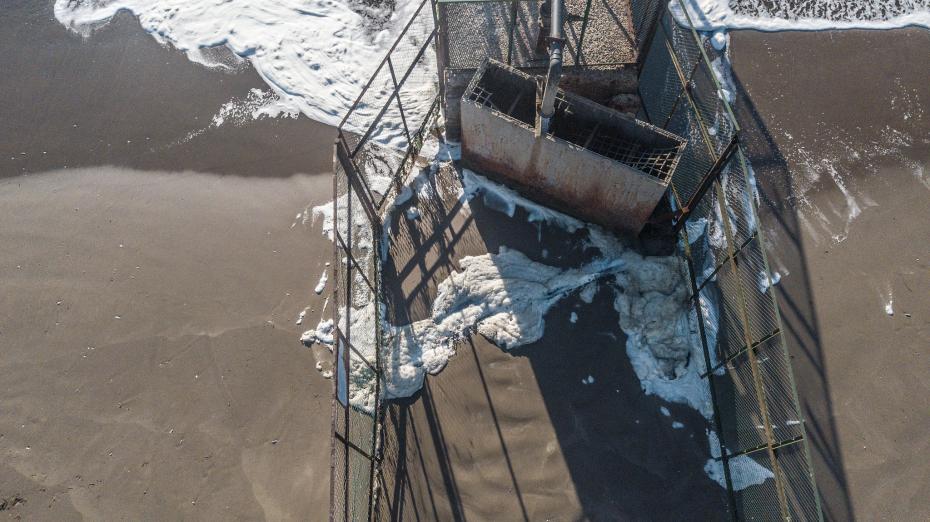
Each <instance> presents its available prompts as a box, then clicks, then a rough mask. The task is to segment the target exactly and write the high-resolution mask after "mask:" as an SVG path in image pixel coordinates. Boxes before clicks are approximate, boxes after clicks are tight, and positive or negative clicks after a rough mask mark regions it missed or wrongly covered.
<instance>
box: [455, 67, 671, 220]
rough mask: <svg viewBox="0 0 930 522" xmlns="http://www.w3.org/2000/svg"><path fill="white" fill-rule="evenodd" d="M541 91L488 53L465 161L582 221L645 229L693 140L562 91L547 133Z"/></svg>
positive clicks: (473, 99)
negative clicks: (539, 110) (542, 119)
mask: <svg viewBox="0 0 930 522" xmlns="http://www.w3.org/2000/svg"><path fill="white" fill-rule="evenodd" d="M538 92H539V90H538V89H537V83H536V79H534V78H533V77H532V76H530V75H528V74H526V73H523V72H521V71H519V70H517V69H514V68H513V67H509V66H507V65H505V64H502V63H499V62H496V61H492V60H489V61H486V62H485V63H484V64H483V65H482V66H481V68H479V69H478V71H477V72H476V73H475V76H474V78H473V79H472V81H471V83H470V84H469V86H468V88H467V89H466V90H465V94H464V95H463V96H462V101H461V118H462V162H463V163H464V165H465V166H466V167H469V168H471V169H473V170H476V171H478V172H481V173H483V174H486V175H488V176H491V177H493V178H497V179H499V180H500V181H503V182H505V183H507V184H509V185H513V186H515V188H517V189H519V190H521V192H524V193H526V194H527V195H528V196H530V197H533V198H535V199H538V200H541V201H543V202H544V203H547V204H550V205H553V206H555V207H558V208H560V209H562V210H565V211H567V212H568V213H570V214H573V215H576V216H578V217H580V218H582V219H584V220H587V221H590V222H594V223H598V224H600V225H603V226H605V227H607V228H610V229H613V230H616V231H619V232H623V233H626V234H630V235H636V234H638V233H639V232H640V231H641V230H642V227H643V225H644V224H645V223H646V221H647V220H648V219H649V216H650V215H651V214H652V212H653V210H654V209H655V207H656V205H657V204H658V202H659V201H660V200H661V198H662V196H663V195H664V193H665V191H666V189H667V187H668V182H669V179H670V178H671V176H672V174H673V173H674V171H675V168H676V167H677V165H678V160H679V157H680V156H681V153H682V151H683V150H684V147H685V140H684V139H682V138H680V137H678V136H676V135H674V134H672V133H670V132H667V131H664V130H662V129H660V128H658V127H655V126H653V125H650V124H648V123H645V122H643V121H640V120H637V119H635V118H632V117H630V116H627V115H626V114H623V113H620V112H618V111H615V110H613V109H610V108H607V107H605V106H602V105H599V104H597V103H594V102H592V101H590V100H588V99H585V98H583V97H580V96H577V95H575V94H571V93H567V92H564V91H562V90H559V91H558V95H557V101H556V113H555V116H554V117H553V118H552V120H551V124H550V127H549V131H548V132H545V133H543V132H542V129H541V127H540V123H539V121H538V116H537V110H536V107H537V98H538V95H537V93H538Z"/></svg>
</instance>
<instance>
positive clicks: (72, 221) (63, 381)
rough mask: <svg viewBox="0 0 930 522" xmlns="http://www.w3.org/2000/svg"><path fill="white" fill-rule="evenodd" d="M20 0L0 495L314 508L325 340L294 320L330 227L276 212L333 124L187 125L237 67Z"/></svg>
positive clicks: (11, 132)
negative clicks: (206, 62) (305, 335)
mask: <svg viewBox="0 0 930 522" xmlns="http://www.w3.org/2000/svg"><path fill="white" fill-rule="evenodd" d="M35 4H37V3H35V2H29V3H27V2H16V3H14V4H12V5H9V6H6V5H5V6H4V8H3V10H4V12H3V16H0V46H2V47H3V49H4V53H2V54H0V70H3V71H5V74H3V75H0V92H3V93H4V104H3V105H4V111H3V114H4V115H3V118H2V119H0V136H2V139H0V152H2V154H0V219H2V221H3V226H2V227H0V244H2V245H3V248H0V281H2V282H3V284H2V288H3V291H2V292H0V352H2V354H3V356H2V357H0V498H3V499H6V500H13V499H21V500H20V501H18V502H12V501H11V502H8V508H7V509H6V510H4V511H3V512H2V515H3V516H4V517H7V516H8V517H10V518H14V519H18V518H21V519H23V520H74V519H82V518H83V519H95V520H165V519H246V520H255V519H261V518H266V519H274V520H323V519H325V517H326V513H327V511H328V493H329V456H330V407H331V381H329V380H326V379H324V378H323V377H322V376H321V375H320V373H319V372H318V371H317V370H316V368H315V365H316V363H317V360H318V359H319V360H324V361H325V360H328V355H329V353H328V352H327V351H325V350H323V351H322V352H321V351H319V349H318V348H315V349H312V350H311V349H308V348H305V347H304V346H302V345H301V344H300V342H299V341H298V338H299V336H300V333H301V332H302V331H303V330H305V329H307V328H310V327H312V326H313V325H315V324H316V323H317V321H318V320H319V316H320V312H321V308H322V304H323V299H322V298H321V297H319V296H316V295H315V294H314V293H313V288H314V286H315V285H316V283H317V280H318V278H319V276H320V274H321V273H322V271H323V270H324V269H325V267H324V263H325V262H326V261H329V260H330V258H331V254H332V245H331V243H329V242H328V241H326V240H325V238H323V237H322V235H321V233H320V230H319V228H318V226H313V224H312V223H311V222H309V221H308V222H307V223H304V222H303V221H302V220H299V219H296V220H295V216H296V215H297V214H298V213H302V212H304V211H306V210H307V209H308V208H310V207H312V206H313V205H317V204H320V203H323V202H325V201H327V200H328V199H330V197H331V187H332V182H331V178H330V176H329V174H327V173H326V172H327V171H328V170H329V168H330V161H331V140H330V137H331V136H332V131H331V130H330V129H328V128H326V127H325V126H322V125H319V124H316V123H314V122H311V121H309V120H307V119H306V118H300V119H287V120H281V119H276V120H268V119H265V120H260V121H250V122H246V123H244V124H242V125H233V124H226V125H223V126H220V127H218V128H213V129H208V130H206V131H204V132H202V133H200V134H198V135H196V136H195V137H193V139H190V140H185V138H186V137H187V136H189V135H190V134H191V133H192V132H196V131H200V130H202V129H203V128H204V127H206V126H207V124H208V123H209V121H210V120H211V119H212V117H213V115H214V114H216V112H217V110H218V109H219V107H220V106H221V105H222V104H224V103H226V102H227V101H229V100H230V99H232V98H235V97H243V96H245V95H246V94H247V93H248V91H249V90H250V89H252V88H262V87H263V83H262V81H261V80H260V78H258V76H257V75H256V74H255V73H254V71H251V70H250V69H248V68H244V69H242V70H240V71H238V72H237V73H235V74H231V73H227V72H221V71H217V70H211V69H207V68H204V67H202V66H199V65H195V64H192V63H191V62H189V61H188V60H187V59H186V58H185V57H184V56H183V55H181V54H180V53H178V52H176V51H174V50H171V49H168V48H164V47H161V46H159V45H158V44H157V43H155V42H154V40H152V38H151V37H149V36H148V35H146V34H145V33H144V32H142V31H141V29H140V28H139V25H138V23H137V22H135V21H134V20H133V19H132V18H131V17H128V16H123V15H121V16H120V17H118V18H119V19H118V20H117V21H116V22H114V23H112V24H110V25H108V26H106V27H105V28H103V29H101V30H100V31H99V32H97V33H96V34H95V35H94V36H93V37H92V38H90V39H87V40H82V39H81V38H80V37H78V36H76V35H73V34H69V33H68V32H67V31H66V30H65V29H64V28H63V27H61V26H60V25H59V24H58V23H57V22H56V21H54V20H53V19H52V18H51V9H50V5H41V6H38V5H35ZM48 4H50V2H49V3H48ZM305 306H309V307H310V308H311V310H312V311H309V310H308V314H307V317H306V319H305V321H304V324H303V325H296V324H295V320H296V318H297V314H298V313H299V312H300V311H301V310H303V309H304V307H305ZM13 504H15V505H13Z"/></svg>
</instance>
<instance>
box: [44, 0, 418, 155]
mask: <svg viewBox="0 0 930 522" xmlns="http://www.w3.org/2000/svg"><path fill="white" fill-rule="evenodd" d="M385 4H386V5H392V6H393V8H378V7H371V6H366V5H364V4H362V2H357V3H356V2H354V1H352V0H349V1H346V0H274V1H257V0H56V2H55V17H56V18H57V19H58V20H59V22H61V23H62V24H64V25H65V26H67V27H69V28H71V29H72V30H74V31H76V32H79V33H81V34H84V35H90V34H91V33H92V32H93V31H94V30H95V29H96V28H98V27H100V26H101V25H102V24H105V23H106V22H108V21H109V20H110V19H111V18H112V17H113V16H115V15H116V14H117V13H118V12H120V11H129V12H131V13H133V14H135V15H136V16H137V17H138V18H139V22H140V23H141V25H142V27H143V29H145V30H146V31H147V32H149V34H151V35H152V36H153V37H154V38H155V39H156V40H158V41H159V42H161V43H163V44H170V45H172V46H174V47H175V48H177V49H179V50H181V51H184V52H186V53H187V55H188V57H189V58H190V59H191V60H192V61H195V62H198V63H203V62H204V60H205V58H204V50H206V49H211V48H216V47H217V46H223V45H225V46H226V47H228V48H229V49H230V50H231V51H232V52H233V53H235V55H237V56H239V57H241V58H244V59H247V60H249V61H250V62H251V63H252V65H253V66H254V67H255V69H256V71H258V74H259V75H261V77H262V79H264V80H265V82H266V83H267V84H268V85H269V86H270V87H271V88H272V89H273V90H274V92H275V94H277V95H278V97H279V98H280V99H281V100H282V101H283V102H286V103H287V104H288V105H289V106H295V107H298V108H299V109H300V111H301V112H302V113H303V114H305V115H307V116H308V117H310V118H312V119H314V120H318V121H321V122H323V123H327V124H330V125H336V124H338V123H339V121H340V119H341V118H342V116H343V115H344V114H345V113H346V111H347V110H348V109H349V107H351V106H352V103H353V102H354V101H355V98H356V97H357V96H358V93H359V92H360V91H361V89H362V87H363V86H364V85H365V82H366V81H367V80H368V78H369V76H370V75H371V73H372V72H373V71H374V69H375V67H376V66H377V65H378V63H379V62H380V61H381V60H382V59H383V58H384V55H385V53H386V52H387V50H388V49H389V48H390V46H391V44H393V43H394V41H395V40H396V38H397V36H398V35H399V34H400V32H401V31H402V30H403V28H404V26H405V25H406V24H407V22H408V21H409V20H410V19H411V17H412V16H413V14H414V12H415V10H416V8H417V6H418V5H419V2H417V1H411V0H399V1H398V2H396V5H394V4H393V3H388V2H386V3H385ZM421 18H423V19H426V18H427V17H421ZM430 29H431V28H430V27H418V26H416V25H415V26H412V27H411V31H412V36H413V37H416V36H418V35H420V33H422V35H420V36H422V37H423V38H421V41H422V39H425V36H426V35H427V34H428V30H430ZM385 99H386V97H385ZM379 109H380V107H373V106H372V107H365V108H363V111H364V110H368V111H370V112H372V114H371V116H372V118H371V119H373V117H374V115H375V114H377V112H376V111H377V110H379ZM361 116H364V115H361ZM396 134H398V135H397V136H394V135H389V136H380V137H381V138H382V139H381V141H382V142H385V143H390V142H392V141H396V140H397V139H399V132H398V133H396Z"/></svg>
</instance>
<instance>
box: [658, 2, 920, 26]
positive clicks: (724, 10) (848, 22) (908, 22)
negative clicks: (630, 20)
mask: <svg viewBox="0 0 930 522" xmlns="http://www.w3.org/2000/svg"><path fill="white" fill-rule="evenodd" d="M682 4H684V6H685V10H686V11H687V14H688V17H690V19H691V23H692V24H694V27H695V28H696V29H697V30H699V31H715V30H719V29H756V30H759V31H820V30H826V29H891V28H896V27H906V26H920V27H928V28H930V0H784V1H780V2H764V1H762V0H740V1H737V2H731V1H730V0H684V1H683V2H679V0H671V1H670V2H669V4H668V6H669V11H670V12H671V13H672V14H673V15H674V16H675V19H676V20H677V21H678V23H680V24H682V25H687V18H686V17H685V13H684V10H682V8H681V5H682Z"/></svg>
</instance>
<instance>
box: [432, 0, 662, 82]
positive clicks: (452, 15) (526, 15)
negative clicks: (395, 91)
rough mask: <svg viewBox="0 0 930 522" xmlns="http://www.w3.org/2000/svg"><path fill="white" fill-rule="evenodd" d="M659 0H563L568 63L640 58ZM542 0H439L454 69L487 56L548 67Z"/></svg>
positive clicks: (616, 63)
mask: <svg viewBox="0 0 930 522" xmlns="http://www.w3.org/2000/svg"><path fill="white" fill-rule="evenodd" d="M660 3H661V2H658V1H656V0H633V1H632V2H631V1H630V0H564V6H565V17H564V22H565V23H564V26H563V30H564V38H565V50H566V52H565V55H564V65H565V67H573V66H585V67H606V66H620V65H627V64H635V63H637V57H638V56H639V51H640V49H641V47H642V46H643V45H644V43H645V40H644V39H642V38H638V35H640V34H642V35H645V34H648V33H650V32H651V28H652V24H653V23H654V22H655V19H656V16H657V13H658V12H659V8H658V6H659V4H660ZM541 4H542V2H541V1H539V0H438V1H437V3H436V11H437V16H438V19H439V25H440V27H442V29H443V32H442V36H443V38H444V39H445V42H444V45H443V48H444V51H445V53H446V56H445V57H444V58H445V62H444V63H445V64H446V66H447V67H448V68H449V69H453V70H471V69H477V68H478V67H479V66H480V65H481V63H482V62H483V61H484V60H485V58H491V59H494V60H497V61H499V62H503V63H506V64H507V65H511V66H514V67H520V68H532V67H545V66H546V65H547V63H548V56H547V53H546V44H545V43H544V42H543V43H542V44H541V45H540V42H541V40H540V34H542V35H543V36H548V34H547V31H548V30H547V29H545V28H544V27H543V25H542V15H544V14H545V12H546V11H545V9H544V8H542V7H541Z"/></svg>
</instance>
